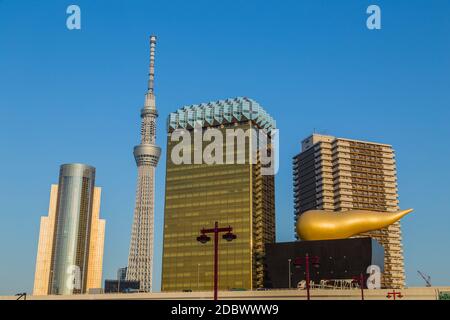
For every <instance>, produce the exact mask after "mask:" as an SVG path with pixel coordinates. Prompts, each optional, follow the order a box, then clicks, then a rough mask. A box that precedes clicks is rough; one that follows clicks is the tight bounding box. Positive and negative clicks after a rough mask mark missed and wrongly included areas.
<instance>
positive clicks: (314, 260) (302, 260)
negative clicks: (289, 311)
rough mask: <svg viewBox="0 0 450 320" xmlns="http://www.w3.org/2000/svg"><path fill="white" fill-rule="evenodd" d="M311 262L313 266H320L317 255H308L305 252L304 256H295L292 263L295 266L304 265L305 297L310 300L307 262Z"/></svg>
mask: <svg viewBox="0 0 450 320" xmlns="http://www.w3.org/2000/svg"><path fill="white" fill-rule="evenodd" d="M310 262H311V263H312V265H313V267H314V268H318V267H319V266H320V263H319V257H318V256H313V257H310V256H309V254H306V255H305V257H304V258H303V257H299V258H295V259H294V265H295V266H296V267H298V268H299V267H301V266H302V265H304V266H305V274H306V298H307V300H311V296H310V294H309V282H310V277H309V263H310Z"/></svg>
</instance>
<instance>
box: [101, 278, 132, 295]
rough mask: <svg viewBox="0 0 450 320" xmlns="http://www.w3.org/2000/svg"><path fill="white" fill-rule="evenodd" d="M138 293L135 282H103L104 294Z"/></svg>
mask: <svg viewBox="0 0 450 320" xmlns="http://www.w3.org/2000/svg"><path fill="white" fill-rule="evenodd" d="M119 292H120V293H132V292H139V281H137V280H105V293H119Z"/></svg>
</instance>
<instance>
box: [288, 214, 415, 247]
mask: <svg viewBox="0 0 450 320" xmlns="http://www.w3.org/2000/svg"><path fill="white" fill-rule="evenodd" d="M411 211H413V209H408V210H402V211H397V212H380V211H369V210H349V211H327V210H309V211H306V212H304V213H302V214H301V215H300V216H299V217H298V220H297V235H298V236H299V238H300V239H302V240H332V239H345V238H349V237H352V236H354V235H357V234H359V233H363V232H368V231H373V230H378V229H381V228H384V227H387V226H389V225H391V224H393V223H394V222H396V221H398V220H400V219H401V218H403V217H404V216H405V215H407V214H408V213H410V212H411Z"/></svg>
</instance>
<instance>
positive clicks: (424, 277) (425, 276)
mask: <svg viewBox="0 0 450 320" xmlns="http://www.w3.org/2000/svg"><path fill="white" fill-rule="evenodd" d="M417 273H418V274H419V275H420V276H421V277H422V279H423V280H425V283H426V286H427V287H431V277H430V276H429V275H427V274H425V273H422V272H420V270H417Z"/></svg>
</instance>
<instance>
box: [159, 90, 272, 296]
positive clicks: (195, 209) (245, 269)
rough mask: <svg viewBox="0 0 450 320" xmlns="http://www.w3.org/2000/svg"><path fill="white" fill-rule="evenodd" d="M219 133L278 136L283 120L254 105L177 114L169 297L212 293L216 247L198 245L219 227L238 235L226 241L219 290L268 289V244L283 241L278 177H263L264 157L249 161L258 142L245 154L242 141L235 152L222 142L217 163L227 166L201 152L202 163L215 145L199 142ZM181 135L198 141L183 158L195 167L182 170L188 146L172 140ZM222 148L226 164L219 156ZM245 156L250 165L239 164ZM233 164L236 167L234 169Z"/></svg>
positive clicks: (171, 122)
mask: <svg viewBox="0 0 450 320" xmlns="http://www.w3.org/2000/svg"><path fill="white" fill-rule="evenodd" d="M212 128H215V129H218V130H220V132H221V133H222V137H225V136H227V133H226V130H229V129H230V130H231V132H239V130H240V131H242V132H248V130H249V129H252V130H259V129H266V130H267V131H270V130H272V129H275V121H274V120H273V118H272V117H271V116H270V115H268V114H267V113H266V112H265V111H264V109H263V108H262V107H261V106H260V105H259V104H258V103H257V102H255V101H254V100H252V99H248V98H235V99H226V100H221V101H217V102H210V103H202V104H199V105H190V106H185V107H183V108H181V109H179V110H178V111H176V112H173V113H171V114H170V115H169V118H168V128H167V130H168V138H167V157H166V159H167V160H166V161H167V162H166V191H165V211H164V244H163V266H162V291H182V290H193V291H198V290H212V288H213V265H214V249H213V243H212V241H210V242H208V243H207V244H201V243H199V242H198V241H197V240H196V238H197V236H199V234H200V229H202V228H212V227H214V223H215V221H217V222H218V223H219V227H228V226H231V227H232V228H233V233H234V234H236V235H237V239H236V240H233V241H231V242H226V241H224V240H223V239H220V241H219V289H220V290H228V289H233V288H239V289H256V288H258V287H262V286H263V277H264V263H263V258H264V250H265V244H266V243H272V242H274V241H275V192H274V176H273V175H263V174H262V165H261V161H260V160H259V158H258V160H257V161H249V160H250V158H249V155H250V154H252V153H253V151H255V150H254V148H255V146H254V143H253V142H254V141H250V140H251V139H253V138H252V137H251V135H249V137H247V138H248V139H245V143H244V142H243V141H241V143H242V145H241V146H242V147H238V144H239V141H238V142H237V143H236V144H234V145H233V147H232V148H229V149H227V148H226V146H225V144H221V143H220V141H217V140H215V142H216V143H219V147H218V149H217V150H216V151H215V152H217V153H216V156H217V157H219V158H220V159H221V160H223V164H218V163H213V164H207V163H205V161H203V160H202V159H195V158H196V156H195V155H194V153H195V151H198V149H201V150H200V157H201V155H202V154H203V153H202V150H204V151H205V152H206V150H207V148H208V147H207V146H208V145H209V143H210V142H208V141H203V142H200V145H198V144H197V142H196V137H198V135H200V136H203V134H206V133H207V132H209V131H210V129H212ZM177 130H185V131H184V133H185V136H186V137H187V136H189V137H190V140H191V141H190V142H189V143H188V145H189V147H191V152H190V153H189V154H183V156H184V157H186V156H187V157H186V158H189V156H190V160H189V161H187V162H184V163H181V164H179V163H178V162H177V161H174V159H173V157H174V156H177V154H176V153H177V152H176V150H177V149H176V148H178V147H179V143H180V142H177V141H172V140H173V139H172V135H173V136H175V135H174V133H175V132H176V131H177ZM265 132H266V131H265ZM264 134H265V135H267V136H270V134H266V133H264ZM186 137H185V138H186ZM233 139H234V138H233ZM175 140H176V139H175ZM205 140H207V139H206V138H205ZM235 140H238V139H235ZM183 141H184V138H183ZM186 141H187V140H186ZM210 141H211V140H210ZM222 142H223V140H222ZM226 145H228V142H227V144H226ZM221 147H223V148H224V149H221ZM219 149H220V150H222V151H223V154H222V157H220V156H218V155H219V154H220V153H221V152H220V151H219ZM172 153H175V154H172ZM183 153H184V151H183ZM239 155H243V156H245V161H241V162H240V163H239V162H238V160H237V158H238V156H239ZM228 157H230V158H231V159H234V160H235V161H236V162H235V163H233V164H230V163H229V162H226V161H225V158H228ZM228 159H229V158H228ZM198 160H200V161H198Z"/></svg>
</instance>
